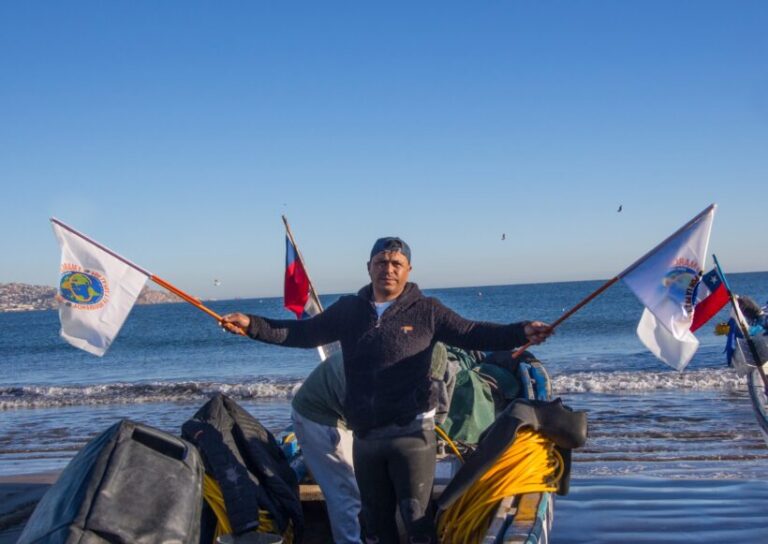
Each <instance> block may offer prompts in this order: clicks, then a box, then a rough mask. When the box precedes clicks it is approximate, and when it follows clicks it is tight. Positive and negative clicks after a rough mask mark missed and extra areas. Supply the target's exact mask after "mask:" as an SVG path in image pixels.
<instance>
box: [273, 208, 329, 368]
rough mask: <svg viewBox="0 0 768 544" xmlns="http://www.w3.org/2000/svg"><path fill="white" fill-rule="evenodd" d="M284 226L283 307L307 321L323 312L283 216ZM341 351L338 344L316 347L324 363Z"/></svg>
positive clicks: (297, 317)
mask: <svg viewBox="0 0 768 544" xmlns="http://www.w3.org/2000/svg"><path fill="white" fill-rule="evenodd" d="M283 223H284V224H285V285H284V289H283V291H284V293H285V296H284V299H283V306H285V307H286V308H287V309H288V310H290V311H292V312H293V313H295V314H296V319H307V318H309V317H313V316H316V315H317V314H319V313H321V312H322V311H323V306H322V305H321V304H320V297H319V296H318V294H317V291H315V287H314V286H313V285H312V281H311V280H310V279H309V274H308V273H307V270H306V268H304V261H303V259H302V258H301V254H300V253H299V249H298V248H297V247H296V244H295V242H294V240H293V234H291V228H290V227H289V226H288V220H287V219H286V218H285V216H283ZM337 351H341V346H339V343H338V342H334V343H333V344H328V345H325V346H318V348H317V352H318V354H319V355H320V360H321V361H325V360H326V359H327V358H328V357H330V356H331V354H333V353H335V352H337Z"/></svg>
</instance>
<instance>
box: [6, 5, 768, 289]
mask: <svg viewBox="0 0 768 544" xmlns="http://www.w3.org/2000/svg"><path fill="white" fill-rule="evenodd" d="M767 26H768V3H765V2H746V1H739V2H701V1H695V2H693V1H691V2H682V1H681V2H666V1H665V2H646V1H644V2H611V1H602V2H594V1H582V2H517V1H506V2H499V1H497V2H480V3H478V2H476V3H468V2H446V1H441V2H386V3H377V4H374V3H371V2H333V1H329V2H270V3H267V2H223V3H214V2H171V1H167V2H66V3H63V2H3V3H2V4H0V181H1V182H2V187H3V198H2V200H1V202H2V213H0V228H2V231H3V233H4V236H2V239H1V240H2V241H0V251H1V252H2V255H3V257H2V260H1V261H0V282H10V281H19V282H26V283H36V284H48V285H53V284H55V282H56V281H57V279H58V262H59V251H58V247H57V245H56V241H55V239H54V237H53V234H52V232H51V228H50V226H49V222H48V218H49V217H50V216H55V217H58V218H59V219H61V220H63V221H65V222H67V223H69V224H71V225H72V226H74V227H75V228H78V229H80V230H81V231H83V232H85V233H87V234H89V235H90V236H92V237H93V238H95V239H97V240H98V241H100V242H102V243H103V244H105V245H107V246H109V247H111V248H112V249H114V250H116V251H118V252H119V253H122V254H123V255H124V256H126V257H128V258H130V259H132V260H134V261H135V262H136V263H138V264H139V265H141V266H142V267H144V268H146V269H148V270H150V271H151V272H153V273H155V274H157V275H159V276H161V277H163V278H165V279H166V280H168V281H170V282H172V283H175V284H176V285H178V286H179V287H181V288H182V289H185V290H187V291H189V292H191V293H193V294H196V295H199V296H203V297H217V298H230V297H235V296H243V297H245V296H267V295H277V294H279V293H280V292H281V289H282V273H283V264H284V235H283V225H282V222H281V220H280V216H281V214H286V215H287V217H288V219H289V221H290V222H291V226H292V228H293V231H294V234H295V236H296V238H297V241H298V243H299V247H300V249H301V251H302V253H303V254H304V257H305V259H306V261H307V264H308V268H309V272H310V275H311V276H312V279H313V280H314V282H315V284H316V285H317V288H318V289H319V290H320V291H321V292H322V293H339V292H346V291H350V290H355V289H357V288H358V287H359V286H361V285H362V284H364V283H365V282H366V281H367V276H366V272H365V262H366V260H367V256H368V252H369V250H370V246H371V245H372V243H373V241H374V240H375V239H376V238H377V237H379V236H383V235H398V236H401V237H402V238H404V239H405V240H407V241H408V242H409V243H410V245H411V247H412V250H413V265H414V271H413V274H412V279H413V280H414V281H417V282H418V283H419V284H420V285H422V286H423V287H450V286H465V285H487V284H509V283H528V282H542V281H559V280H581V279H598V278H608V277H612V276H614V275H616V274H617V273H619V272H620V271H622V270H623V269H624V268H625V267H626V266H627V265H629V264H630V263H631V262H633V261H634V260H635V259H636V258H637V257H639V256H640V255H641V254H643V253H645V252H646V251H647V250H649V249H650V248H651V247H653V246H654V245H655V244H656V243H658V242H659V241H661V240H662V239H663V238H665V237H666V236H667V235H669V234H671V233H672V232H673V231H674V230H675V229H677V228H678V227H679V226H681V225H682V224H683V223H685V222H686V221H687V220H688V219H690V218H691V217H693V216H694V215H695V214H696V213H698V212H699V211H701V210H702V209H704V208H705V207H706V206H707V205H708V204H709V203H711V202H716V203H718V205H719V209H718V212H717V215H716V217H715V222H714V228H713V235H712V240H711V244H710V252H715V253H717V254H718V257H719V259H720V260H721V263H722V264H723V266H724V267H725V269H726V271H733V272H740V271H755V270H768V251H766V242H765V241H764V239H763V233H764V231H765V211H766V194H765V187H766V178H767V177H768V164H767V162H766V161H767V159H768V69H767V68H768V33H766V32H765V28H766V27H767ZM620 204H621V205H623V211H622V212H621V213H617V211H616V210H617V208H618V206H619V205H620ZM502 234H506V240H503V241H502V240H501V236H502ZM214 278H217V279H219V280H220V281H221V285H220V286H218V287H214V286H213V279H214Z"/></svg>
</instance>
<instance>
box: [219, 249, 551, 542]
mask: <svg viewBox="0 0 768 544" xmlns="http://www.w3.org/2000/svg"><path fill="white" fill-rule="evenodd" d="M411 269H412V267H411V249H410V247H409V246H408V244H406V243H405V242H404V241H402V240H401V239H400V238H395V237H387V238H380V239H378V240H377V241H376V243H375V244H374V245H373V248H372V250H371V255H370V260H369V262H368V274H369V276H370V278H371V283H370V284H368V285H367V286H365V287H363V288H362V289H361V290H360V291H359V292H358V293H357V295H349V296H344V297H341V298H340V299H339V300H338V301H337V302H336V303H334V304H333V305H331V306H330V307H328V308H327V309H326V310H325V311H324V312H323V313H321V314H318V315H317V316H315V317H313V318H311V319H306V320H301V321H285V320H274V319H267V318H263V317H259V316H255V315H251V316H248V315H245V314H241V313H235V314H229V315H226V316H224V318H223V321H222V324H223V326H225V327H227V328H228V329H230V328H232V326H234V327H237V328H240V329H243V330H245V331H246V332H247V334H248V336H250V337H251V338H253V339H255V340H261V341H263V342H268V343H271V344H280V345H284V346H292V347H305V348H309V347H315V346H320V345H324V344H329V343H331V342H334V341H339V342H340V343H341V349H342V354H343V357H344V375H345V378H346V385H347V388H346V393H345V397H344V414H345V415H346V418H347V424H348V425H349V427H350V428H351V429H352V431H353V432H354V446H353V456H354V464H355V477H356V478H357V483H358V486H359V488H360V496H361V500H362V512H363V519H364V523H365V531H366V538H367V540H368V541H369V542H378V543H381V544H385V543H390V542H398V536H397V531H396V524H395V519H394V516H395V510H396V508H397V507H398V506H399V507H400V513H401V516H402V518H403V523H404V525H405V528H406V530H407V532H408V536H409V537H410V540H411V542H434V541H435V532H434V525H433V520H432V512H431V509H430V497H431V493H432V483H433V480H434V472H435V457H436V453H435V433H434V416H435V406H436V399H435V390H434V388H433V387H432V384H431V381H432V380H431V372H430V367H431V355H432V348H433V346H434V344H435V343H436V342H438V341H440V342H444V343H446V344H448V345H452V346H456V347H460V348H463V349H467V350H473V349H475V350H483V351H501V350H509V349H513V348H515V347H517V346H520V345H523V344H525V343H527V342H531V343H534V344H538V343H541V342H543V341H544V340H545V339H546V338H547V337H548V336H549V335H550V334H551V333H552V329H551V327H549V325H547V324H545V323H542V322H540V321H533V322H521V323H513V324H509V325H501V324H496V323H485V322H477V321H470V320H467V319H464V318H462V317H461V316H459V315H458V314H456V313H455V312H453V311H452V310H450V309H448V308H446V307H445V306H444V305H443V304H442V303H440V301H438V300H437V299H435V298H431V297H425V296H424V295H422V293H421V291H420V290H419V288H418V286H417V285H416V284H414V283H409V282H408V276H409V274H410V272H411Z"/></svg>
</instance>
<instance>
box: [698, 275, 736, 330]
mask: <svg viewBox="0 0 768 544" xmlns="http://www.w3.org/2000/svg"><path fill="white" fill-rule="evenodd" d="M694 300H696V301H697V302H696V306H694V308H693V322H692V323H691V332H695V331H696V330H698V329H700V328H701V326H702V325H704V323H706V322H707V321H709V320H710V319H712V318H713V317H714V316H715V314H717V312H719V311H720V310H721V309H722V308H723V306H725V305H726V304H728V300H729V298H728V290H727V289H726V288H725V283H724V282H723V280H722V279H721V278H720V274H718V273H717V269H716V268H713V269H712V270H710V271H709V272H707V273H706V274H704V277H702V278H701V281H700V282H699V285H698V286H697V287H696V291H695V293H694Z"/></svg>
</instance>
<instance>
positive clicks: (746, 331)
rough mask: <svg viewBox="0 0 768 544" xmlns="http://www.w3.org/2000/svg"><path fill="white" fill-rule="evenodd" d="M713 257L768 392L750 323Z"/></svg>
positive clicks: (766, 378)
mask: <svg viewBox="0 0 768 544" xmlns="http://www.w3.org/2000/svg"><path fill="white" fill-rule="evenodd" d="M712 258H713V259H714V260H715V267H716V268H717V273H718V275H719V276H720V279H721V280H723V284H724V285H725V290H726V291H728V298H730V300H731V307H732V308H733V313H734V314H736V323H738V325H739V328H740V329H741V334H742V335H743V336H744V339H745V340H746V341H747V346H749V352H750V353H751V354H752V358H753V359H754V360H755V366H756V368H757V373H758V374H759V375H760V378H761V379H762V380H763V387H765V392H766V393H768V376H766V374H765V370H763V363H764V361H763V360H762V359H761V358H760V354H759V353H758V351H757V346H756V345H755V341H754V340H752V337H751V336H750V335H749V325H747V324H746V323H744V322H743V321H742V320H741V316H742V314H741V310H740V309H739V307H738V301H737V300H736V295H734V294H733V291H731V286H730V285H728V280H727V279H725V274H723V269H722V268H720V262H719V261H718V260H717V257H716V256H715V255H714V254H712Z"/></svg>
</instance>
